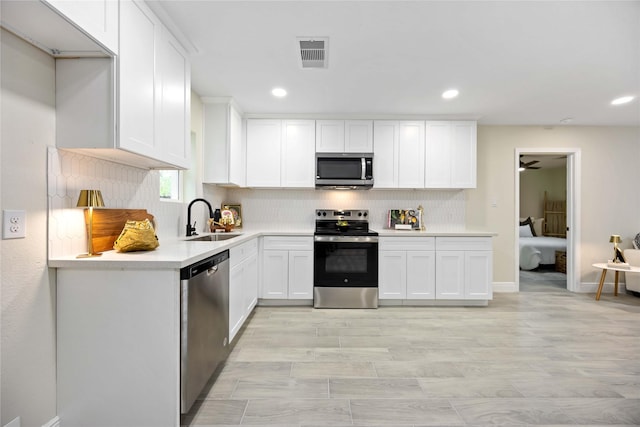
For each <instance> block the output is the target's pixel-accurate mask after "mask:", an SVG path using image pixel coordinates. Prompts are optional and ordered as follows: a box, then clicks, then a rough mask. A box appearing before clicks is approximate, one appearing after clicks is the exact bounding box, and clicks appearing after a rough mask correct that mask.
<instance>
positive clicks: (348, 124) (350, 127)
mask: <svg viewBox="0 0 640 427" xmlns="http://www.w3.org/2000/svg"><path fill="white" fill-rule="evenodd" d="M344 151H345V152H347V153H372V152H373V120H345V122H344Z"/></svg>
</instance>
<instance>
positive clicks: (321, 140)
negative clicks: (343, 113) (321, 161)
mask: <svg viewBox="0 0 640 427" xmlns="http://www.w3.org/2000/svg"><path fill="white" fill-rule="evenodd" d="M344 137H345V135H344V120H316V151H317V152H318V153H342V152H343V151H344Z"/></svg>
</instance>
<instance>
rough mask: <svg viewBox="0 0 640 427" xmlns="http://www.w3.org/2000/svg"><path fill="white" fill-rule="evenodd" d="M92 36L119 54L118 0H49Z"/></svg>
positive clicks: (48, 1)
mask: <svg viewBox="0 0 640 427" xmlns="http://www.w3.org/2000/svg"><path fill="white" fill-rule="evenodd" d="M46 2H47V3H49V4H50V5H52V6H53V7H54V8H55V9H57V10H58V11H59V12H60V13H62V14H63V15H65V16H66V17H67V18H69V19H70V20H71V21H73V23H74V24H76V25H78V26H79V27H80V28H82V29H83V30H84V31H85V32H87V33H88V34H89V35H90V36H91V37H93V38H94V39H96V40H97V41H98V42H100V43H101V44H102V45H103V46H104V47H106V48H107V49H109V50H110V51H111V52H112V53H113V54H114V55H117V54H118V0H91V1H86V0H72V1H70V0H47V1H46Z"/></svg>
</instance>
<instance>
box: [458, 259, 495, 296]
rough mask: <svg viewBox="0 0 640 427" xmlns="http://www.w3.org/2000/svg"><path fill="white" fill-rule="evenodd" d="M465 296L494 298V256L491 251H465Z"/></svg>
mask: <svg viewBox="0 0 640 427" xmlns="http://www.w3.org/2000/svg"><path fill="white" fill-rule="evenodd" d="M464 256H465V259H464V263H465V285H464V290H465V298H466V299H482V300H488V299H491V298H493V259H492V258H493V257H492V252H491V251H466V252H465V255H464Z"/></svg>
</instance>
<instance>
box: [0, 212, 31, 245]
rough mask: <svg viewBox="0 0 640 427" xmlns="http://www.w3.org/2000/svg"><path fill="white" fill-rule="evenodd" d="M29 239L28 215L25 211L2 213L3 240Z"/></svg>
mask: <svg viewBox="0 0 640 427" xmlns="http://www.w3.org/2000/svg"><path fill="white" fill-rule="evenodd" d="M25 237H27V214H26V212H25V211H14V210H6V209H5V210H3V211H2V238H3V239H24V238H25Z"/></svg>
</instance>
